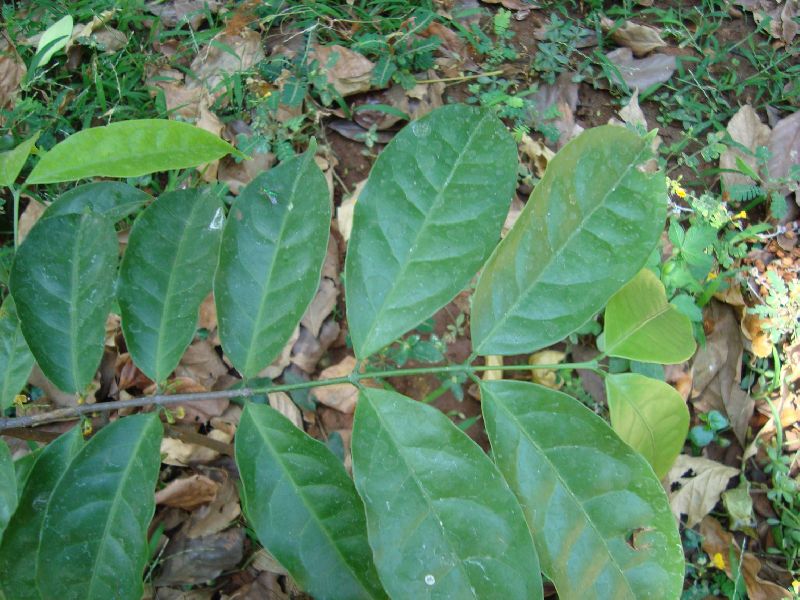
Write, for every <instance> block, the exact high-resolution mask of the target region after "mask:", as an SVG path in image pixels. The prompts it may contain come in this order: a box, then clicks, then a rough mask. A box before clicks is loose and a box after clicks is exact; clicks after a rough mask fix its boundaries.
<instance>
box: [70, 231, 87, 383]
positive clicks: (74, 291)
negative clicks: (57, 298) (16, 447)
mask: <svg viewBox="0 0 800 600" xmlns="http://www.w3.org/2000/svg"><path fill="white" fill-rule="evenodd" d="M87 219H88V216H85V215H84V216H81V217H80V221H79V225H78V235H77V236H75V237H76V239H75V241H74V243H73V244H72V269H70V280H69V282H70V287H71V289H70V294H69V306H70V307H71V308H72V310H70V311H69V342H68V343H69V357H70V365H71V366H72V386H73V388H74V391H75V392H76V393H80V392H81V390H80V389H79V388H80V386H79V385H78V368H79V366H78V353H77V351H76V349H75V341H76V340H77V339H78V322H77V319H78V314H79V312H80V311H79V310H78V306H79V304H78V296H79V292H80V285H79V279H80V269H79V266H80V263H79V262H78V261H79V259H80V252H79V251H78V250H79V249H80V248H81V246H83V234H84V225H85V223H86V220H87Z"/></svg>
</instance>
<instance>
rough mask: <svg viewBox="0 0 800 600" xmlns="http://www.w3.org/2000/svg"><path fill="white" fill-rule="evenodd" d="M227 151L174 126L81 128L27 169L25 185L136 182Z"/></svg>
mask: <svg viewBox="0 0 800 600" xmlns="http://www.w3.org/2000/svg"><path fill="white" fill-rule="evenodd" d="M230 152H235V150H234V148H233V146H231V145H230V144H229V143H228V142H226V141H225V140H223V139H221V138H219V137H217V136H216V135H214V134H212V133H209V132H208V131H205V130H204V129H200V128H199V127H195V126H194V125H189V124H188V123H182V122H180V121H168V120H166V119H136V120H131V121H120V122H118V123H111V124H110V125H105V126H102V127H91V128H89V129H84V130H83V131H79V132H78V133H75V134H73V135H71V136H70V137H68V138H67V139H66V140H64V141H63V142H60V143H58V144H56V145H55V146H54V147H53V148H52V149H51V150H50V151H49V152H47V153H46V154H44V156H42V158H41V159H40V160H39V162H38V163H36V166H35V167H33V170H32V171H31V174H30V175H29V176H28V179H27V183H28V184H34V183H58V182H60V181H74V180H77V179H83V178H85V177H139V176H141V175H147V174H148V173H154V172H157V171H168V170H171V169H185V168H189V167H196V166H199V165H202V164H205V163H208V162H211V161H214V160H216V159H218V158H221V157H223V156H225V155H226V154H228V153H230Z"/></svg>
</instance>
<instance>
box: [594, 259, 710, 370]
mask: <svg viewBox="0 0 800 600" xmlns="http://www.w3.org/2000/svg"><path fill="white" fill-rule="evenodd" d="M694 350H695V343H694V336H693V334H692V322H691V321H690V320H689V318H688V317H686V316H685V315H683V314H682V313H681V312H680V311H679V310H678V309H677V308H675V307H674V306H672V305H671V304H670V303H669V302H667V295H666V292H665V291H664V285H663V284H662V283H661V282H660V281H659V280H658V277H656V276H655V275H654V274H653V273H652V272H651V271H649V270H648V269H642V270H641V271H639V273H638V274H637V275H636V276H635V277H634V278H633V279H631V280H630V281H629V282H628V283H626V284H625V285H624V286H623V287H622V288H621V289H620V290H619V291H618V292H617V293H616V294H614V295H613V296H612V297H611V300H609V302H608V306H607V307H606V315H605V352H606V354H608V355H609V356H619V357H621V358H629V359H631V360H638V361H641V362H654V363H662V364H675V363H680V362H683V361H685V360H688V359H689V358H691V356H692V354H694Z"/></svg>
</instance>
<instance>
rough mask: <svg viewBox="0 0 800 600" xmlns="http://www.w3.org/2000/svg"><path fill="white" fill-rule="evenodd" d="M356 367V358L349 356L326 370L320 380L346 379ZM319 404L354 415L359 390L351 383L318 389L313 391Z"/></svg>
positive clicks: (321, 374)
mask: <svg viewBox="0 0 800 600" xmlns="http://www.w3.org/2000/svg"><path fill="white" fill-rule="evenodd" d="M355 366H356V359H355V357H354V356H347V357H345V358H344V360H342V361H341V362H339V363H337V364H335V365H333V366H330V367H328V368H327V369H324V370H323V371H322V373H320V374H319V378H320V379H332V378H334V377H344V376H345V375H349V374H350V373H352V372H353V369H354V368H355ZM311 393H312V395H313V396H314V398H316V400H317V402H320V403H321V404H324V405H325V406H330V407H331V408H335V409H336V410H338V411H340V412H343V413H352V412H353V411H355V409H356V402H357V401H358V388H356V387H355V386H354V385H351V384H349V383H339V384H336V385H326V386H322V387H316V388H313V389H312V390H311Z"/></svg>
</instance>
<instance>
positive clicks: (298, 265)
mask: <svg viewBox="0 0 800 600" xmlns="http://www.w3.org/2000/svg"><path fill="white" fill-rule="evenodd" d="M330 220H331V208H330V200H329V198H328V184H327V183H326V181H325V177H324V176H323V174H322V171H320V170H319V167H317V165H316V163H315V162H314V155H313V152H307V153H306V154H304V155H303V156H298V157H296V158H293V159H291V160H288V161H286V162H284V163H281V164H280V165H279V166H278V167H275V168H273V169H270V170H269V171H267V172H266V173H262V174H261V175H259V176H258V177H256V178H255V179H253V181H251V182H250V184H249V185H248V186H247V187H245V188H244V189H243V190H242V192H241V194H239V197H238V198H237V199H236V201H235V202H234V203H233V206H232V207H231V210H230V214H229V216H228V222H227V223H226V225H225V230H224V231H223V234H222V246H221V248H220V258H219V267H218V268H217V273H216V275H215V278H214V297H215V299H216V304H217V317H218V319H219V333H220V338H221V340H222V348H223V350H224V351H225V354H226V355H227V356H228V358H230V359H231V361H232V362H233V365H234V366H235V367H236V368H237V369H238V370H239V371H240V372H241V373H242V375H244V376H245V377H246V378H249V377H255V376H256V375H257V374H258V372H259V371H261V369H263V368H264V367H266V366H267V365H268V364H270V363H271V362H272V361H273V360H274V359H275V357H276V356H278V354H279V353H280V351H281V350H282V349H283V346H284V344H285V343H286V342H287V340H288V339H289V338H290V337H291V335H292V331H294V328H295V327H296V326H297V323H298V322H299V321H300V318H301V317H302V316H303V313H304V312H305V310H306V307H307V306H308V305H309V303H310V302H311V300H312V299H313V298H314V294H315V293H316V291H317V286H318V285H319V279H320V273H321V272H322V263H323V261H324V259H325V252H326V249H327V246H328V228H329V227H330Z"/></svg>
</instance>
